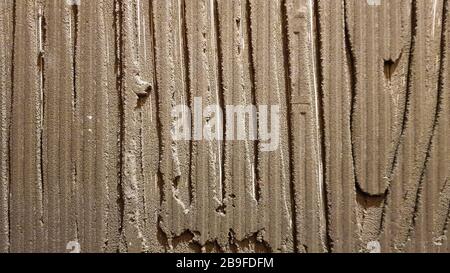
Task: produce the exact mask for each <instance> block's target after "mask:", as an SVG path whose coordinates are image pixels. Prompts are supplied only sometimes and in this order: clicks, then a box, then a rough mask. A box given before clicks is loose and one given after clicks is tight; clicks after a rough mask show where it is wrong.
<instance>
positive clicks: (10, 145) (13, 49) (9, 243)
mask: <svg viewBox="0 0 450 273" xmlns="http://www.w3.org/2000/svg"><path fill="white" fill-rule="evenodd" d="M16 14H17V1H16V0H14V3H13V16H12V26H13V29H12V48H11V98H10V104H11V106H10V109H9V111H10V112H9V119H10V121H9V124H8V127H9V128H8V134H9V135H8V176H9V179H8V253H11V207H12V204H11V202H12V200H13V198H12V197H13V196H12V193H11V187H12V164H11V162H12V160H11V159H12V154H11V150H12V144H11V142H12V141H11V140H12V133H11V132H12V131H11V130H12V119H13V110H14V109H13V106H14V88H15V81H14V72H15V63H14V56H15V53H16V24H17V21H16V20H17V18H16Z"/></svg>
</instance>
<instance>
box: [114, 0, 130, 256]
mask: <svg viewBox="0 0 450 273" xmlns="http://www.w3.org/2000/svg"><path fill="white" fill-rule="evenodd" d="M114 8H115V11H114V28H115V33H116V37H115V39H114V40H115V53H116V54H115V56H116V58H115V68H116V70H117V71H116V86H117V91H118V92H117V96H118V107H119V154H120V155H119V162H118V169H119V173H118V178H119V183H118V184H117V192H118V197H117V201H116V202H117V208H118V213H119V226H118V233H119V236H120V239H119V240H120V241H119V244H118V246H117V250H116V251H117V252H121V250H122V248H123V249H124V250H125V251H126V252H127V250H128V244H127V242H126V237H125V234H124V232H125V231H124V229H125V227H124V225H125V197H124V194H125V193H124V190H125V189H124V187H123V183H124V177H123V174H124V171H125V166H124V164H125V159H124V156H125V152H126V151H125V144H124V141H125V105H124V102H123V97H124V94H123V93H124V88H123V80H122V77H123V65H124V64H123V62H122V59H123V58H122V57H123V56H122V54H123V52H122V49H123V39H122V38H121V37H122V31H123V29H122V28H123V23H124V22H123V11H122V8H123V2H122V0H114Z"/></svg>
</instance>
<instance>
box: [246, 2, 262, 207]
mask: <svg viewBox="0 0 450 273" xmlns="http://www.w3.org/2000/svg"><path fill="white" fill-rule="evenodd" d="M245 11H246V12H245V16H246V19H245V21H246V27H247V33H246V34H247V40H248V60H247V61H248V70H249V78H250V89H251V100H252V105H257V99H256V80H255V72H256V71H255V52H254V43H253V38H254V36H253V22H252V5H251V3H250V0H246V1H245ZM257 132H258V133H257V134H258V135H259V122H257ZM253 148H254V152H253V162H255V165H254V168H255V169H254V171H255V181H256V183H255V185H254V187H255V192H254V194H255V199H256V201H257V202H259V201H260V200H261V176H260V173H259V148H260V143H259V137H257V138H256V141H255V142H254V147H253Z"/></svg>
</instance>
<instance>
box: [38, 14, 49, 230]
mask: <svg viewBox="0 0 450 273" xmlns="http://www.w3.org/2000/svg"><path fill="white" fill-rule="evenodd" d="M40 8H41V13H40V14H39V15H38V16H39V18H38V20H39V21H40V24H39V26H40V28H41V29H40V30H39V33H40V35H41V37H39V39H40V42H41V46H42V48H40V52H38V66H39V73H40V83H39V84H40V94H39V96H40V97H39V99H40V101H41V105H40V107H41V109H39V110H40V111H39V115H40V117H39V118H40V123H41V124H40V128H39V180H40V186H41V208H40V209H42V210H43V209H44V195H45V181H44V177H45V176H44V127H45V124H44V122H45V108H46V98H45V89H46V82H45V58H44V57H45V56H44V52H46V50H45V47H46V46H47V22H46V19H45V11H44V9H43V8H44V7H42V6H41V7H40ZM39 220H40V222H41V223H42V224H44V212H43V211H42V215H40V219H39Z"/></svg>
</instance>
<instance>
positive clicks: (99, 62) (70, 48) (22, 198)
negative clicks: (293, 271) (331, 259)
mask: <svg viewBox="0 0 450 273" xmlns="http://www.w3.org/2000/svg"><path fill="white" fill-rule="evenodd" d="M449 52H450V0H389V1H388V0H381V1H373V0H92V1H87V0H79V1H77V0H3V1H0V252H67V249H66V246H67V244H68V243H69V242H77V243H79V245H80V246H81V250H82V251H83V252H300V253H305V252H368V251H371V248H370V246H373V243H374V242H375V243H376V245H379V246H380V247H381V251H382V252H449V250H450V244H449V242H448V239H447V236H448V234H447V232H448V228H449V220H450V136H449V133H450V78H449V76H450V59H449V57H450V56H449ZM199 98H201V103H202V104H203V106H204V107H205V108H206V106H208V105H218V106H220V107H222V108H224V109H225V108H226V106H227V105H277V106H279V121H280V122H279V128H278V129H279V130H278V131H279V145H278V146H277V149H274V150H273V151H270V152H267V151H264V149H263V147H264V146H265V143H263V141H261V139H260V138H256V139H251V138H246V139H242V140H238V141H236V140H228V138H227V137H229V136H230V135H232V134H234V129H236V128H231V129H232V132H230V128H228V127H227V128H225V127H226V126H224V128H222V130H217V132H218V133H220V136H217V137H216V138H214V139H212V140H205V139H201V138H198V139H197V138H196V136H195V134H196V133H195V132H194V139H192V140H191V141H187V140H184V141H180V140H175V138H174V123H175V120H174V116H173V109H174V107H175V106H177V105H186V106H187V107H190V108H192V107H193V106H195V105H198V103H199V102H198V100H199ZM259 109H261V108H259ZM216 113H217V112H216ZM227 114H229V113H228V112H227V113H224V114H223V115H216V116H215V117H211V116H203V115H202V114H201V113H200V115H199V114H198V113H197V114H196V113H192V120H190V121H191V123H189V124H190V126H192V127H194V126H195V125H194V124H193V123H194V122H193V121H194V120H200V122H202V124H207V126H209V127H207V128H211V127H213V126H216V129H217V128H218V127H217V126H218V123H225V124H226V123H227V122H229V121H230V117H229V115H227ZM259 114H261V112H260V113H259ZM231 118H232V119H234V117H231ZM214 120H215V121H216V122H214ZM238 122H239V118H238ZM244 123H245V121H244ZM253 125H255V124H253ZM251 126H252V124H251V122H249V123H248V124H245V125H244V127H245V128H246V130H245V131H246V132H249V131H251ZM256 126H257V127H258V129H260V128H259V127H261V124H260V123H258V124H256ZM192 127H191V129H192ZM272 129H274V128H273V127H272ZM189 131H191V130H189ZM192 131H194V130H192ZM206 131H207V130H206ZM206 131H205V132H206ZM261 132H262V131H261V130H258V135H260V134H261ZM197 133H198V132H197ZM250 134H251V133H250ZM258 139H259V140H258Z"/></svg>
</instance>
